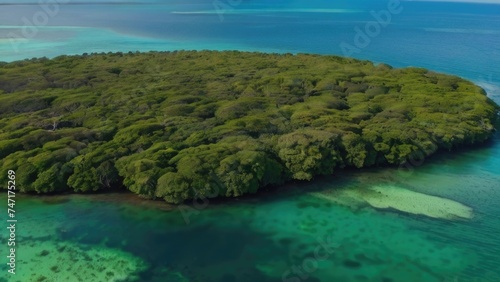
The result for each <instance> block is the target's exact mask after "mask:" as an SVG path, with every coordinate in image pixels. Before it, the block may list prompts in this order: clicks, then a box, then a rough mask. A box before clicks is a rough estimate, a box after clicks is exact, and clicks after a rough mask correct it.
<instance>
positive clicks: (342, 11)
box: [171, 8, 360, 15]
mask: <svg viewBox="0 0 500 282" xmlns="http://www.w3.org/2000/svg"><path fill="white" fill-rule="evenodd" d="M359 12H360V10H354V9H237V8H235V9H225V10H217V9H214V10H203V11H172V12H171V13H172V14H180V15H212V14H220V13H223V14H257V13H266V14H267V13H325V14H327V13H330V14H347V13H359Z"/></svg>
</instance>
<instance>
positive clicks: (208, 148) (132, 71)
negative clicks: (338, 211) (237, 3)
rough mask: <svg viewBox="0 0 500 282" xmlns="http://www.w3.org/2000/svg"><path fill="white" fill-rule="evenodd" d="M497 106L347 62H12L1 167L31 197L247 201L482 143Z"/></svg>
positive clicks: (466, 89)
mask: <svg viewBox="0 0 500 282" xmlns="http://www.w3.org/2000/svg"><path fill="white" fill-rule="evenodd" d="M497 111H498V106H497V105H495V104H494V103H493V102H492V101H491V100H489V99H488V98H487V97H486V95H485V93H484V91H483V90H482V89H481V88H479V87H477V86H475V85H474V84H472V83H470V82H468V81H465V80H463V79H461V78H458V77H454V76H448V75H443V74H438V73H434V72H431V71H428V70H425V69H420V68H406V69H393V68H391V67H390V66H388V65H384V64H379V65H374V64H372V63H371V62H368V61H358V60H354V59H346V58H341V57H335V56H319V55H304V54H298V55H291V54H262V53H245V52H236V51H234V52H211V51H202V52H195V51H177V52H151V53H128V54H122V53H106V54H104V53H103V54H91V55H88V54H84V55H82V56H60V57H57V58H55V59H51V60H49V59H32V60H25V61H18V62H13V63H0V158H1V161H0V167H1V168H2V170H1V171H4V172H6V171H7V170H10V169H12V170H16V171H17V175H18V178H17V181H18V183H17V184H18V188H19V189H20V190H21V191H23V192H37V193H47V192H59V191H77V192H87V191H97V190H105V189H110V188H113V187H126V188H127V189H129V190H130V191H132V192H134V193H137V194H139V195H142V196H144V197H148V198H163V199H165V200H166V201H167V202H171V203H180V202H182V201H184V200H187V199H192V198H195V197H237V196H240V195H243V194H245V193H254V192H256V191H257V190H258V189H259V188H261V187H264V186H267V185H277V184H281V183H283V182H285V181H288V180H291V179H298V180H311V179H313V178H314V177H315V176H317V175H327V174H331V173H332V172H333V171H334V170H335V169H339V168H343V167H358V168H360V167H367V166H373V165H381V164H395V165H397V164H401V163H404V162H405V161H407V160H408V159H409V158H411V157H424V156H427V155H430V154H433V153H434V152H436V151H437V150H438V149H447V150H450V149H453V148H456V147H460V146H466V145H469V144H475V143H480V142H483V141H485V140H487V139H488V138H489V137H490V136H491V135H492V133H493V132H494V127H493V126H492V124H493V121H494V119H495V118H496V116H497ZM6 177H7V174H6V173H3V174H0V181H2V182H6V181H7V179H6Z"/></svg>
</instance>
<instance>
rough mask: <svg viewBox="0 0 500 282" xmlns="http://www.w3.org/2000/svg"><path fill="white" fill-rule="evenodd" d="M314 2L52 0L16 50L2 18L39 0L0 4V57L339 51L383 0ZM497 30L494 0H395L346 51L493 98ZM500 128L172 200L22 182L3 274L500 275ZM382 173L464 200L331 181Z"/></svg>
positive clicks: (15, 22) (378, 182)
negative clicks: (29, 191) (270, 185)
mask: <svg viewBox="0 0 500 282" xmlns="http://www.w3.org/2000/svg"><path fill="white" fill-rule="evenodd" d="M0 2H2V1H1V0H0ZM308 3H309V4H307V5H306V4H289V2H287V1H276V2H275V3H274V4H272V5H271V4H266V3H265V2H258V1H252V2H251V3H250V1H243V3H242V4H241V5H239V6H237V7H235V8H234V9H231V10H228V11H226V12H225V13H224V14H223V16H224V18H223V20H222V21H221V19H220V18H219V15H218V14H217V13H216V12H215V13H214V8H213V6H212V5H211V2H209V3H208V4H207V2H203V1H189V4H178V5H173V4H172V5H153V4H150V5H67V6H61V7H60V12H59V14H58V15H57V16H55V17H52V18H50V22H49V24H48V25H50V27H49V26H46V27H38V31H37V33H36V36H34V37H33V38H23V37H22V36H21V39H20V40H22V41H19V42H22V43H19V44H17V43H16V44H17V45H16V46H17V47H18V52H13V49H12V48H13V46H12V44H13V43H12V41H11V40H10V37H9V33H10V32H14V33H16V34H21V35H22V21H21V17H22V16H26V17H27V18H29V17H30V16H32V15H33V13H35V12H36V11H38V10H39V9H40V7H39V6H37V5H31V6H21V5H11V6H1V7H0V9H1V10H2V12H3V11H6V13H5V14H4V15H5V16H2V18H1V19H0V37H3V38H5V39H3V40H1V39H0V60H3V61H12V60H16V59H22V58H26V57H33V56H47V57H53V56H57V55H60V54H78V53H83V52H88V53H90V52H101V51H129V50H132V51H135V50H141V51H146V50H174V49H218V50H222V49H238V50H259V51H272V52H312V53H322V54H342V52H341V50H340V47H339V44H340V43H341V42H344V41H345V42H350V41H352V40H353V36H354V31H353V30H354V27H356V26H361V27H363V25H364V23H366V21H367V20H370V15H369V13H368V12H369V11H370V10H371V9H373V10H380V9H383V8H384V7H385V5H386V2H385V1H373V2H370V3H371V4H369V6H368V7H367V4H366V3H363V4H364V5H362V4H352V3H350V4H349V3H347V1H346V3H340V4H336V6H335V7H331V4H330V5H326V4H324V3H326V2H325V1H312V2H308ZM356 3H358V2H356ZM304 9H306V10H304ZM324 9H340V10H324ZM178 12H182V13H178ZM200 12H202V13H200ZM110 15H112V16H110ZM166 15H168V16H166ZM499 35H500V5H472V4H449V3H448V4H446V3H439V4H438V3H412V2H404V11H403V12H402V13H401V14H399V15H396V16H394V18H393V21H392V22H391V24H390V25H389V26H388V27H387V28H385V29H384V30H382V32H381V34H380V35H379V36H378V37H376V38H374V39H373V40H372V41H371V44H369V46H367V47H366V48H364V49H363V50H362V51H361V52H360V53H357V54H355V55H354V56H355V57H358V58H362V59H370V60H373V61H377V62H387V63H390V64H392V65H394V66H398V67H400V66H409V65H413V66H422V67H427V68H431V69H434V70H437V71H443V72H447V73H452V74H455V75H459V76H462V77H465V78H468V79H471V80H473V81H475V82H476V83H478V84H480V85H481V86H482V87H483V88H484V89H485V90H487V91H488V94H489V95H490V97H492V98H493V99H494V100H495V101H497V103H500V83H499V81H500V78H499V72H498V66H499V65H500V49H499V46H500V36H499ZM388 42H392V43H391V44H388ZM499 141H500V137H499V136H498V135H497V136H496V137H495V139H494V140H493V141H492V142H491V143H489V144H487V145H485V146H482V147H480V148H474V149H470V150H464V151H460V152H453V153H443V154H440V155H438V156H435V157H433V158H431V159H427V160H425V162H424V163H423V164H421V165H415V166H413V167H412V168H411V169H407V168H405V169H398V168H386V169H366V170H363V171H337V172H336V173H335V175H333V176H331V177H326V178H321V179H317V180H316V181H314V182H312V183H291V184H288V185H286V186H284V187H281V188H279V189H274V190H272V191H264V192H263V193H260V194H259V195H256V196H252V197H245V198H243V199H235V200H229V201H225V202H219V201H215V200H211V201H210V202H209V203H208V205H207V206H205V204H206V203H198V204H196V205H194V206H190V207H182V208H181V209H179V208H177V207H170V206H167V205H165V204H163V203H161V202H148V201H141V200H138V199H136V198H135V197H133V196H131V195H128V194H109V195H93V196H83V195H68V196H55V197H32V196H21V195H18V196H17V205H16V210H17V213H18V216H17V219H18V223H17V227H18V229H17V236H18V237H17V239H18V246H17V250H18V264H17V274H16V275H15V276H10V275H8V274H7V273H6V265H5V264H4V263H2V265H3V266H2V273H1V274H0V281H23V282H24V281H37V280H40V281H42V280H43V279H42V278H44V277H45V278H46V280H45V281H78V280H77V277H79V278H80V280H81V281H207V282H210V281H225V282H229V281H263V282H266V281H293V282H297V281H327V282H328V281H418V282H420V281H499V280H500V267H498V266H499V265H500V238H499V236H498V234H500V205H499V203H500V170H499V169H498V168H499V167H500V142H499ZM18 173H22V172H18ZM392 186H397V187H400V188H404V189H409V190H411V191H415V192H419V193H425V194H428V195H433V196H438V197H442V198H446V199H450V200H454V201H456V202H459V203H462V204H464V205H466V206H468V207H471V208H472V209H473V214H474V216H473V218H472V219H464V218H457V219H452V220H450V219H436V218H430V217H427V216H423V215H412V214H408V213H403V212H397V211H395V210H392V209H384V210H380V209H379V210H377V209H375V208H373V207H371V206H370V205H368V204H367V203H364V202H361V203H355V204H352V203H350V202H343V203H337V202H334V201H332V200H331V199H332V197H330V196H331V195H337V194H338V193H343V192H344V191H358V192H359V193H364V191H366V189H367V188H371V187H392ZM318 193H319V195H320V197H318ZM325 195H326V197H325ZM5 199H6V195H4V194H2V195H0V202H6V200H5ZM417 204H418V203H417ZM2 214H4V213H2ZM3 218H4V217H3V215H2V219H3ZM4 224H6V223H4ZM2 229H4V231H3V232H1V236H2V237H1V238H2V244H1V246H2V247H0V249H1V250H2V256H3V254H4V250H7V245H6V235H8V234H7V233H6V232H5V228H2ZM93 275H94V276H93ZM95 275H97V276H95ZM69 277H72V278H73V280H68V279H69ZM2 279H3V280H2ZM6 279H8V280H6Z"/></svg>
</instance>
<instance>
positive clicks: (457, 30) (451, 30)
mask: <svg viewBox="0 0 500 282" xmlns="http://www.w3.org/2000/svg"><path fill="white" fill-rule="evenodd" d="M424 30H425V31H430V32H447V33H468V34H500V31H498V30H491V29H468V28H424Z"/></svg>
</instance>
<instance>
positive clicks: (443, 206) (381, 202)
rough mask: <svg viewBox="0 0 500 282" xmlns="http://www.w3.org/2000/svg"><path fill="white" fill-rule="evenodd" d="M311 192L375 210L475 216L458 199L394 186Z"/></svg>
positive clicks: (443, 215) (464, 217)
mask: <svg viewBox="0 0 500 282" xmlns="http://www.w3.org/2000/svg"><path fill="white" fill-rule="evenodd" d="M312 195H313V196H315V197H320V198H324V199H327V200H329V201H333V202H335V203H338V204H342V205H348V206H351V207H359V206H360V205H361V204H363V203H367V204H369V205H370V206H372V207H374V208H376V209H394V210H398V211H401V212H406V213H410V214H417V215H425V216H428V217H432V218H441V219H448V220H453V219H458V218H463V219H470V218H472V217H473V216H474V213H473V210H472V208H470V207H468V206H466V205H464V204H461V203H459V202H456V201H453V200H450V199H445V198H441V197H436V196H431V195H427V194H423V193H418V192H414V191H411V190H408V189H404V188H401V187H397V186H391V185H386V186H373V187H370V188H360V189H342V190H339V191H335V192H333V193H331V194H324V193H312Z"/></svg>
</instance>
